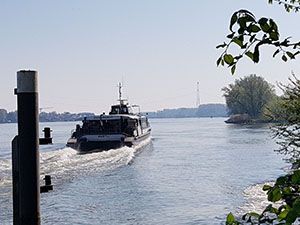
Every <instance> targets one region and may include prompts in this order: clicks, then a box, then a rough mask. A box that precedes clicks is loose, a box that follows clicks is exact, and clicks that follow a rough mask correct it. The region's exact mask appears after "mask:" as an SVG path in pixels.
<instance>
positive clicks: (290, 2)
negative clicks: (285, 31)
mask: <svg viewBox="0 0 300 225" xmlns="http://www.w3.org/2000/svg"><path fill="white" fill-rule="evenodd" d="M268 1H269V3H270V4H272V3H273V2H277V3H278V4H279V5H283V6H284V8H285V10H286V11H287V12H291V11H294V12H298V11H299V10H300V0H268Z"/></svg>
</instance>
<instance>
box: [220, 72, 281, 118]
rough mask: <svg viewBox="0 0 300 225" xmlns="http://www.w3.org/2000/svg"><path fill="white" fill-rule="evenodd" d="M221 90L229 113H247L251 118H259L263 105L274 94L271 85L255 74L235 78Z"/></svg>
mask: <svg viewBox="0 0 300 225" xmlns="http://www.w3.org/2000/svg"><path fill="white" fill-rule="evenodd" d="M222 90H223V92H224V97H225V99H226V104H227V107H228V109H229V112H230V114H243V113H247V114H248V115H249V116H250V117H251V118H259V117H260V116H261V114H262V111H263V108H264V106H265V105H266V104H267V103H268V102H269V101H270V100H271V99H272V98H274V97H275V96H276V95H275V91H274V87H273V85H271V84H270V83H268V82H267V81H266V80H264V79H263V78H262V77H259V76H256V75H250V76H246V77H244V78H241V79H239V80H235V83H234V84H230V85H229V86H228V87H224V88H223V89H222Z"/></svg>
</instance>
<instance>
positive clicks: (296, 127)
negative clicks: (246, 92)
mask: <svg viewBox="0 0 300 225" xmlns="http://www.w3.org/2000/svg"><path fill="white" fill-rule="evenodd" d="M281 87H282V90H283V92H284V94H283V96H282V97H281V98H280V100H279V103H278V106H279V107H280V109H277V110H276V112H275V113H276V115H277V113H278V111H280V112H282V114H281V117H282V118H283V120H282V121H284V122H282V123H279V124H277V125H275V126H273V127H272V131H273V134H274V137H275V138H276V140H277V143H278V144H279V146H280V148H279V149H278V150H276V151H278V152H279V153H281V154H283V155H284V156H285V157H286V159H287V160H288V161H289V162H291V163H292V165H293V167H292V169H291V171H290V173H288V174H287V175H285V176H281V177H279V178H278V179H277V180H276V182H275V184H274V185H273V186H270V185H264V187H263V190H264V191H266V194H267V196H268V200H269V201H270V202H273V203H279V205H280V206H279V207H275V206H274V205H273V204H270V205H268V206H266V208H265V210H264V211H263V212H249V213H246V214H245V215H243V216H242V218H240V219H239V220H237V219H235V217H234V216H233V214H231V213H230V214H228V216H227V221H226V224H228V225H238V224H287V225H289V224H293V223H294V222H295V221H296V219H297V218H299V217H300V169H299V165H300V164H299V162H300V151H299V147H300V80H299V79H297V78H296V76H293V77H292V78H290V79H289V84H288V85H281ZM270 112H272V111H270Z"/></svg>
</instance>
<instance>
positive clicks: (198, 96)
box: [196, 81, 200, 108]
mask: <svg viewBox="0 0 300 225" xmlns="http://www.w3.org/2000/svg"><path fill="white" fill-rule="evenodd" d="M199 106H200V89H199V81H198V82H197V100H196V108H198V107H199Z"/></svg>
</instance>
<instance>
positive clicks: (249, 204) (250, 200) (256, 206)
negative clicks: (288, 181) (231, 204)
mask: <svg viewBox="0 0 300 225" xmlns="http://www.w3.org/2000/svg"><path fill="white" fill-rule="evenodd" d="M265 184H267V185H271V186H272V185H274V182H267V183H263V184H256V185H252V186H250V187H248V188H246V189H245V190H244V193H243V194H244V197H245V199H246V203H245V204H244V205H243V206H241V207H239V209H238V214H240V215H243V214H245V213H248V212H257V213H261V212H263V210H264V209H265V208H266V207H267V206H268V205H269V204H273V205H274V206H279V205H280V204H277V205H276V204H274V203H272V202H270V201H268V199H267V194H266V192H265V191H263V190H262V188H263V186H264V185H265Z"/></svg>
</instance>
